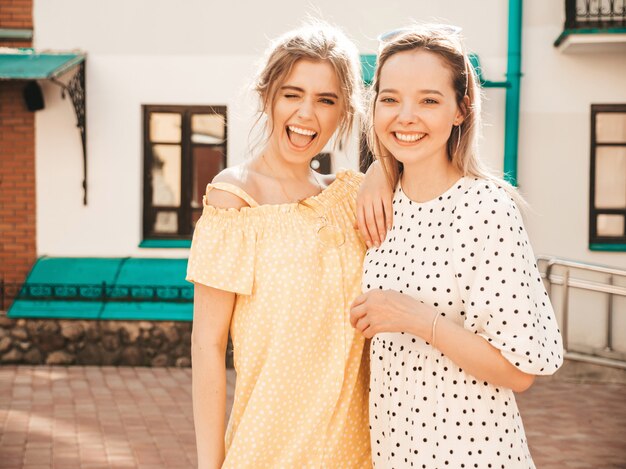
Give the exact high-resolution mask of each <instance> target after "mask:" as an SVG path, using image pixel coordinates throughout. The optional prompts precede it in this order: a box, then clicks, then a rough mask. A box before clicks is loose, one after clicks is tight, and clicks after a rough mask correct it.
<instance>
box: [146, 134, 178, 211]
mask: <svg viewBox="0 0 626 469" xmlns="http://www.w3.org/2000/svg"><path fill="white" fill-rule="evenodd" d="M180 156H181V155H180V146H179V145H153V146H152V157H153V159H152V204H153V205H158V206H165V207H179V206H180V166H181V163H180Z"/></svg>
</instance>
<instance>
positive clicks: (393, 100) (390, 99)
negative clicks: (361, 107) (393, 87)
mask: <svg viewBox="0 0 626 469" xmlns="http://www.w3.org/2000/svg"><path fill="white" fill-rule="evenodd" d="M380 102H381V103H395V102H396V100H395V99H393V98H389V97H387V98H381V99H380Z"/></svg>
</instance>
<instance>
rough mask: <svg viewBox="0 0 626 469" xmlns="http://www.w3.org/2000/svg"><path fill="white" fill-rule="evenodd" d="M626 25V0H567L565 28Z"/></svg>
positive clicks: (605, 27)
mask: <svg viewBox="0 0 626 469" xmlns="http://www.w3.org/2000/svg"><path fill="white" fill-rule="evenodd" d="M624 27H626V0H565V29H593V28H597V29H609V28H624Z"/></svg>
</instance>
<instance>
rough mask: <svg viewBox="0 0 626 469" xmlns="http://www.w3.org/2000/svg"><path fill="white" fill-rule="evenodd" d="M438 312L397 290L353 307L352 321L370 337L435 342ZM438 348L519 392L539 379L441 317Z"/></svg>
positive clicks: (479, 375) (474, 373)
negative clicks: (383, 334) (395, 336)
mask: <svg viewBox="0 0 626 469" xmlns="http://www.w3.org/2000/svg"><path fill="white" fill-rule="evenodd" d="M436 314H437V312H436V311H435V310H434V309H433V308H431V307H429V306H427V305H426V304H424V303H422V302H420V301H418V300H415V299H414V298H412V297H410V296H408V295H406V294H403V293H398V292H396V291H393V290H385V291H383V290H372V291H369V292H367V293H364V294H363V295H361V296H359V297H358V298H357V299H356V300H355V301H354V303H353V304H352V309H351V311H350V322H351V323H352V326H353V327H355V328H356V329H358V330H359V331H360V332H361V333H362V334H363V335H364V336H365V337H366V338H372V337H373V336H374V335H376V334H378V333H380V332H407V333H410V334H413V335H415V336H418V337H421V338H422V339H424V340H426V341H428V342H431V343H432V340H433V337H432V333H433V328H432V325H433V321H434V320H435V316H436ZM434 339H435V344H434V345H435V346H436V348H438V349H439V350H440V351H441V352H442V353H443V354H444V355H446V356H447V357H448V358H449V359H450V360H452V361H453V362H454V363H456V364H457V365H458V366H459V367H461V368H463V370H464V371H465V372H466V373H469V374H470V375H472V376H475V377H476V378H478V379H480V380H484V381H487V382H489V383H491V384H493V385H495V386H503V387H507V388H510V389H512V390H513V391H515V392H522V391H525V390H526V389H528V388H529V387H530V386H531V385H532V383H533V381H534V379H535V376H534V375H531V374H528V373H524V372H522V371H520V370H519V369H518V368H516V367H515V366H514V365H513V364H511V363H510V362H509V361H508V360H507V359H506V358H504V357H503V356H502V354H501V353H500V351H499V350H498V349H497V348H495V347H493V346H492V345H491V344H489V342H487V341H486V340H485V339H483V338H482V337H481V336H479V335H478V334H474V333H473V332H472V331H469V330H467V329H465V328H464V327H463V326H461V325H459V324H456V323H455V322H453V321H451V320H449V319H447V318H446V317H445V316H439V318H438V319H437V323H436V328H435V337H434Z"/></svg>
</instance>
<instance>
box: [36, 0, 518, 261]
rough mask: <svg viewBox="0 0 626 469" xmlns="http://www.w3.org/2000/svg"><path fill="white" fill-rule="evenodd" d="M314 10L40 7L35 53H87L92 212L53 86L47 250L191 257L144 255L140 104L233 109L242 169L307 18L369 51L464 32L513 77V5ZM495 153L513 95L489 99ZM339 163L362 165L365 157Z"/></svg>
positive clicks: (44, 115)
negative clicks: (396, 32) (264, 77)
mask: <svg viewBox="0 0 626 469" xmlns="http://www.w3.org/2000/svg"><path fill="white" fill-rule="evenodd" d="M313 3H315V5H316V7H311V6H308V7H305V6H301V5H297V4H296V5H294V3H293V2H287V1H284V0H281V1H273V2H232V3H230V4H228V3H222V4H220V5H219V10H215V4H214V3H212V2H205V1H200V0H196V1H185V2H174V1H165V0H157V1H155V0H140V1H133V2H126V1H122V0H114V1H109V2H84V1H79V0H55V1H54V2H53V1H49V0H39V1H35V2H34V22H35V46H36V47H37V48H38V49H56V50H68V49H80V50H82V51H85V52H86V53H87V56H88V58H87V80H86V81H87V85H86V86H87V133H88V190H89V194H88V197H89V204H88V205H87V206H86V207H85V206H83V205H82V188H81V182H82V153H81V147H80V138H79V135H78V131H77V130H76V128H75V117H74V114H73V110H72V108H71V105H70V103H69V100H67V99H66V100H65V101H61V99H60V97H59V89H58V88H57V87H55V86H54V85H50V84H44V93H45V98H46V109H45V110H43V111H39V112H38V113H37V118H36V128H37V130H36V148H37V152H36V153H37V156H36V158H37V248H38V253H39V254H40V255H52V256H165V257H177V256H184V255H186V253H187V251H186V250H184V249H163V250H155V249H140V248H138V244H139V242H140V241H141V222H142V206H141V204H142V161H143V160H142V148H141V146H142V122H141V105H142V104H189V105H203V104H208V105H226V106H227V107H228V133H229V141H228V149H227V153H228V159H229V164H236V163H239V162H240V161H242V160H243V158H244V156H245V154H246V149H247V137H248V128H249V126H250V123H251V122H252V114H253V109H254V101H253V100H252V99H250V96H249V95H246V94H245V93H244V90H245V88H246V86H247V85H248V84H249V83H250V80H251V78H252V75H253V72H254V70H255V68H256V63H257V61H258V58H259V56H260V55H261V54H262V52H263V50H264V49H265V47H266V46H267V43H268V38H271V37H275V36H277V35H278V34H280V33H282V32H284V31H286V30H288V29H290V28H292V27H294V26H297V25H298V24H299V23H300V22H301V21H302V19H304V18H305V17H306V15H307V14H313V15H315V16H318V17H319V16H321V17H324V18H326V19H327V20H329V21H332V22H335V23H337V24H340V25H342V27H343V28H344V29H345V30H346V32H347V33H348V34H349V35H350V36H351V37H352V38H354V39H355V42H356V43H357V45H358V47H359V49H360V52H361V53H374V52H375V51H376V48H377V41H376V37H377V36H378V35H379V34H380V33H381V32H384V31H389V30H391V29H395V28H397V27H399V26H402V25H404V24H407V23H408V22H409V21H410V19H411V18H412V19H415V20H420V21H432V20H437V21H447V22H451V23H455V24H458V25H460V26H462V27H463V33H464V35H465V36H466V37H467V43H468V46H469V49H470V50H472V51H475V52H477V53H479V54H480V56H481V59H482V63H483V68H484V70H485V76H486V77H487V78H489V79H491V80H502V79H503V78H504V72H505V70H506V15H507V9H506V8H507V7H506V2H501V1H499V0H489V1H486V2H484V7H483V8H485V10H488V11H489V12H490V17H491V18H492V19H491V20H490V21H489V23H488V26H487V27H486V26H485V22H484V20H483V19H482V17H479V16H478V15H476V14H475V13H476V12H475V7H474V6H472V5H471V4H469V3H468V2H464V1H462V0H446V1H440V2H437V3H435V2H428V1H392V2H372V3H371V4H369V5H368V4H364V3H363V2H356V1H346V2H336V1H333V0H319V1H316V2H312V3H311V4H313ZM485 95H486V97H487V100H486V102H485V121H486V124H487V125H486V127H485V132H484V133H485V140H484V148H485V153H486V154H487V155H488V159H489V161H490V162H491V163H492V165H493V166H496V167H501V160H502V156H501V154H502V146H503V131H502V125H503V124H502V122H503V116H504V91H503V90H486V92H485ZM351 153H352V154H351V155H349V156H339V157H337V158H336V161H335V166H336V167H356V165H357V148H356V145H353V146H352V148H351Z"/></svg>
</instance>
